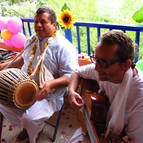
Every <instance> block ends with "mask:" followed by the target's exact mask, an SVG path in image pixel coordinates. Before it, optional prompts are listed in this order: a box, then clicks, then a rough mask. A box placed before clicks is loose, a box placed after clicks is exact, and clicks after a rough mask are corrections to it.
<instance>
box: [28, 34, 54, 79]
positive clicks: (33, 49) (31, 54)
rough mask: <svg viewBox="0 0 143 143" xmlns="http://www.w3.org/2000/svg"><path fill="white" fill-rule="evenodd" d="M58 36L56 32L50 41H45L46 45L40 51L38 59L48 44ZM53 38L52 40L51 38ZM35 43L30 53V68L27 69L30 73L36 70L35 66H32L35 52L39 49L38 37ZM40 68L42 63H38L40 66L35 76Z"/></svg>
mask: <svg viewBox="0 0 143 143" xmlns="http://www.w3.org/2000/svg"><path fill="white" fill-rule="evenodd" d="M55 37H56V32H55V33H54V34H53V35H52V36H51V37H50V38H49V39H48V41H47V42H46V43H45V45H44V47H43V48H42V52H41V53H40V55H39V56H38V59H39V58H40V57H41V55H42V54H43V52H44V51H45V48H46V47H47V46H48V44H49V43H50V42H51V41H52V40H53V39H54V38H55ZM51 39H52V40H51ZM34 42H35V44H34V45H33V47H32V50H31V53H30V54H29V59H30V60H29V62H28V69H27V73H28V74H29V75H31V74H32V72H33V71H34V69H35V67H33V68H32V63H33V60H34V57H35V53H36V49H37V45H36V43H37V42H38V40H37V39H35V41H34ZM39 68H40V65H38V68H37V69H36V71H35V73H34V76H35V75H36V74H37V73H38V71H39Z"/></svg>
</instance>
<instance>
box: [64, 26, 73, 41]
mask: <svg viewBox="0 0 143 143" xmlns="http://www.w3.org/2000/svg"><path fill="white" fill-rule="evenodd" d="M65 37H66V38H67V39H68V40H69V41H70V42H71V43H72V32H71V28H70V29H68V30H65Z"/></svg>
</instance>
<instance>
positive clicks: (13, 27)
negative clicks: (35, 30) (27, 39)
mask: <svg viewBox="0 0 143 143" xmlns="http://www.w3.org/2000/svg"><path fill="white" fill-rule="evenodd" d="M21 28H22V20H21V19H20V18H18V17H12V18H10V19H9V20H8V23H7V29H8V30H9V31H10V32H12V33H14V34H16V33H18V32H20V30H21Z"/></svg>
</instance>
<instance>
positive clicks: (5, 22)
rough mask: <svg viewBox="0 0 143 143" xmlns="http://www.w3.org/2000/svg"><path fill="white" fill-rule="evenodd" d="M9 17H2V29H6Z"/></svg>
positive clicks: (0, 18) (0, 24)
mask: <svg viewBox="0 0 143 143" xmlns="http://www.w3.org/2000/svg"><path fill="white" fill-rule="evenodd" d="M7 22H8V19H7V18H6V17H0V30H4V29H6V26H7Z"/></svg>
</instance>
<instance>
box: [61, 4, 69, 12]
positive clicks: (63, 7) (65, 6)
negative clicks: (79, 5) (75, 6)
mask: <svg viewBox="0 0 143 143" xmlns="http://www.w3.org/2000/svg"><path fill="white" fill-rule="evenodd" d="M66 9H67V10H70V8H69V7H68V5H67V4H66V3H64V5H63V6H62V9H61V11H64V10H66Z"/></svg>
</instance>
